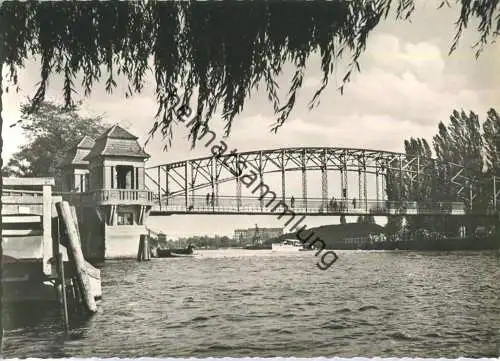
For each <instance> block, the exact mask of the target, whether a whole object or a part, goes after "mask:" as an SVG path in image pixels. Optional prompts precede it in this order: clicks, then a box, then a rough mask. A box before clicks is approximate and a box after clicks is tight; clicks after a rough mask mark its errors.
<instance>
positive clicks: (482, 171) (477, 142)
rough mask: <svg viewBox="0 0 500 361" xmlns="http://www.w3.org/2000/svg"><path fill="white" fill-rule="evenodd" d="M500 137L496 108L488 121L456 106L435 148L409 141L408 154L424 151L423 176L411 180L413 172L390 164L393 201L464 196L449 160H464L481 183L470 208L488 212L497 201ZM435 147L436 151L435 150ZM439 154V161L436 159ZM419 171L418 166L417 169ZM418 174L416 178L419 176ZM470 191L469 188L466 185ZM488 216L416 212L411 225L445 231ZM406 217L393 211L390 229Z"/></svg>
mask: <svg viewBox="0 0 500 361" xmlns="http://www.w3.org/2000/svg"><path fill="white" fill-rule="evenodd" d="M499 136H500V116H499V114H498V113H497V111H496V110H495V109H493V108H491V109H490V110H489V111H488V112H487V115H486V119H485V120H484V121H483V123H482V126H481V122H480V119H479V116H478V115H477V114H476V113H474V112H472V111H471V112H469V113H466V112H465V111H464V110H461V111H458V110H454V111H453V113H452V114H451V116H450V121H449V123H448V124H445V123H443V122H440V123H439V125H438V132H437V134H436V135H435V136H434V137H433V139H432V148H431V145H430V144H429V142H427V140H426V139H424V138H413V137H412V138H410V139H408V140H405V142H404V146H405V152H406V154H407V155H412V156H419V162H420V165H419V166H420V169H421V170H422V169H423V171H422V172H421V173H420V174H419V178H418V180H415V179H413V180H412V179H411V176H410V174H409V173H408V172H405V171H404V170H403V172H402V173H403V174H401V172H400V171H399V170H397V169H396V170H395V169H389V170H388V174H387V183H386V185H387V186H386V192H387V199H388V200H389V201H391V200H394V201H400V200H408V201H417V202H419V204H422V205H423V206H425V205H426V204H432V203H435V202H439V201H443V202H446V201H458V199H457V189H456V185H455V184H453V183H452V180H451V176H452V174H453V173H452V172H453V171H452V169H451V166H449V163H455V164H460V165H464V166H465V167H466V168H467V174H468V175H469V176H470V177H471V179H472V180H473V182H474V183H476V182H477V183H479V184H480V187H479V188H476V189H475V194H476V197H475V198H474V200H473V203H472V204H470V202H467V201H466V206H467V209H468V210H470V209H471V206H472V207H473V208H474V210H481V211H484V210H486V209H487V208H491V207H492V206H493V182H492V176H493V175H497V176H499V175H500V159H499V154H498V152H497V151H496V142H497V141H498V140H497V139H498V137H499ZM433 151H434V154H433ZM433 156H434V158H435V159H436V161H435V162H434V161H432V160H431V158H432V157H433ZM415 170H416V168H415ZM413 178H415V177H413ZM463 191H464V192H465V193H466V194H468V192H469V190H468V189H467V188H466V189H464V190H463ZM481 222H482V221H481V220H480V219H478V218H477V217H472V216H470V215H468V216H465V217H456V216H453V217H445V216H443V217H436V216H410V217H407V227H408V230H416V229H428V230H431V231H437V232H443V233H456V232H457V230H458V226H459V225H466V226H467V228H468V230H469V231H473V230H474V229H475V228H476V227H477V226H478V225H479V224H480V223H481ZM401 224H402V217H401V216H391V217H389V219H388V223H387V226H386V228H387V231H388V232H389V233H394V232H397V231H399V230H400V229H401Z"/></svg>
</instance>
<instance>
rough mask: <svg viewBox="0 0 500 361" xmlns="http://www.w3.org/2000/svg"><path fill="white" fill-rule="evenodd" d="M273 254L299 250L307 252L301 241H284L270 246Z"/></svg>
mask: <svg viewBox="0 0 500 361" xmlns="http://www.w3.org/2000/svg"><path fill="white" fill-rule="evenodd" d="M272 250H273V252H298V251H300V250H307V249H305V248H304V245H303V244H302V242H301V241H299V240H297V239H285V240H284V241H282V242H280V243H273V244H272Z"/></svg>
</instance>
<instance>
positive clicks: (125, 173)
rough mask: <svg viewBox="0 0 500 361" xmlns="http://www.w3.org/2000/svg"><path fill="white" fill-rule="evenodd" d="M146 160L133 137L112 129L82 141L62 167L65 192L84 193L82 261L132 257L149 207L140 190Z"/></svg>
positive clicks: (81, 207)
mask: <svg viewBox="0 0 500 361" xmlns="http://www.w3.org/2000/svg"><path fill="white" fill-rule="evenodd" d="M148 158H149V154H148V153H146V152H145V151H144V149H143V148H142V147H141V146H140V144H139V142H138V137H136V136H135V135H133V134H131V133H130V132H129V131H127V130H126V129H124V128H122V127H121V126H120V125H118V124H115V125H113V126H112V127H110V128H109V129H108V130H106V131H105V132H104V133H103V134H102V135H100V136H99V137H98V138H97V139H95V140H93V139H91V138H90V137H84V138H83V139H82V140H81V141H80V142H79V143H78V144H77V145H76V146H75V148H74V149H73V150H72V151H71V152H70V153H69V154H68V156H67V157H66V158H65V159H64V160H63V162H62V163H61V165H60V167H61V168H62V169H63V173H64V177H65V181H64V184H65V190H66V191H69V192H73V195H74V194H75V193H83V194H82V197H81V198H79V199H80V204H79V207H78V208H79V209H78V212H77V213H78V214H79V220H80V222H81V223H82V224H85V225H86V227H82V236H81V238H82V249H83V250H84V253H85V256H86V257H87V258H89V259H94V260H102V259H109V258H135V256H136V255H137V250H138V247H139V239H140V235H141V234H145V233H146V228H145V227H146V226H145V220H146V217H147V215H148V214H149V210H150V209H151V206H152V192H150V191H148V190H147V189H146V187H145V162H146V160H147V159H148ZM72 199H74V197H73V198H72Z"/></svg>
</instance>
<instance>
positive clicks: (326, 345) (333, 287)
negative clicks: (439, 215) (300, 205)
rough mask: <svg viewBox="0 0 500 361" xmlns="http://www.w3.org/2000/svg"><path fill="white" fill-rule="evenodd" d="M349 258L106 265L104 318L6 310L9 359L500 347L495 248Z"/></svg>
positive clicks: (216, 255)
mask: <svg viewBox="0 0 500 361" xmlns="http://www.w3.org/2000/svg"><path fill="white" fill-rule="evenodd" d="M300 253H302V252H300ZM339 256H340V257H341V258H342V259H343V262H342V263H341V264H339V265H338V266H336V267H332V268H331V269H330V270H328V271H326V272H324V273H322V272H321V271H319V270H318V269H317V268H316V266H315V264H314V262H312V260H311V257H310V255H309V254H308V255H302V254H301V255H295V256H289V255H288V256H281V255H276V254H273V253H272V252H267V251H255V252H254V251H249V252H245V251H231V250H228V251H216V252H210V251H202V254H201V255H199V256H197V257H195V258H192V259H175V260H168V259H161V260H160V259H154V260H152V261H151V262H145V263H137V262H135V261H123V260H122V261H112V262H106V263H105V264H104V265H103V268H102V276H103V295H104V297H103V299H102V301H100V304H99V309H100V311H99V313H98V314H97V315H95V316H94V317H92V318H91V319H90V320H88V321H86V322H82V323H81V324H75V325H74V326H73V330H72V331H71V333H70V336H69V337H68V338H65V337H64V335H63V332H62V329H61V321H60V318H59V317H60V316H59V312H58V311H57V310H55V311H54V310H52V311H50V310H49V311H48V312H47V313H46V314H45V313H42V312H41V311H40V312H38V313H37V314H36V315H37V316H38V317H37V320H36V322H32V321H33V320H34V318H33V317H31V318H30V319H29V321H30V322H24V323H20V324H16V322H18V321H16V322H14V321H13V320H15V317H14V316H15V315H14V314H13V313H12V314H11V313H4V314H3V316H4V320H6V321H4V323H6V324H9V323H10V324H11V327H10V328H9V329H8V330H6V332H5V338H4V350H3V355H2V356H3V357H6V358H12V357H21V358H23V357H70V356H81V357H92V356H96V357H110V356H116V357H139V356H149V357H167V356H171V357H208V356H217V357H224V356H232V357H244V356H247V357H255V356H260V357H285V356H296V357H318V356H328V357H333V356H343V357H354V356H366V357H391V356H392V357H403V356H405V357H447V358H457V357H495V356H498V351H499V350H498V346H497V344H498V324H499V319H498V313H499V312H500V306H499V305H498V303H497V297H498V294H500V282H498V279H497V278H496V276H495V275H498V258H497V256H495V253H494V252H491V253H488V252H447V253H443V252H441V253H439V252H435V253H431V252H427V253H425V252H402V251H395V252H349V251H341V252H339ZM464 260H466V262H464ZM464 265H466V266H464ZM181 270H182V271H181ZM214 275H216V276H215V277H214ZM22 314H23V313H21V316H22ZM21 318H22V317H21ZM24 320H25V321H26V317H25V318H24ZM7 321H8V322H7Z"/></svg>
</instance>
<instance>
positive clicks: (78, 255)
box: [56, 201, 97, 313]
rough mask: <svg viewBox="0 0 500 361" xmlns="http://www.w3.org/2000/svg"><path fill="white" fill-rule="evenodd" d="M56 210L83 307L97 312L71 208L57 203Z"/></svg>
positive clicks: (64, 203)
mask: <svg viewBox="0 0 500 361" xmlns="http://www.w3.org/2000/svg"><path fill="white" fill-rule="evenodd" d="M56 208H57V211H58V213H59V215H60V217H61V218H62V220H63V222H64V224H65V226H66V230H67V234H68V248H67V250H68V257H69V258H70V260H71V261H73V263H74V265H75V269H76V276H77V280H78V286H79V290H80V293H81V295H82V297H83V300H84V303H85V306H86V307H87V309H88V311H90V312H92V313H94V312H97V305H96V302H95V299H94V295H93V294H92V292H91V287H90V281H89V279H88V275H87V274H86V273H85V259H84V258H83V253H82V249H81V248H80V244H81V243H80V240H79V239H78V233H77V230H76V228H75V222H74V220H73V217H72V213H71V208H70V206H69V203H68V202H66V201H63V202H58V203H57V204H56Z"/></svg>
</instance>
